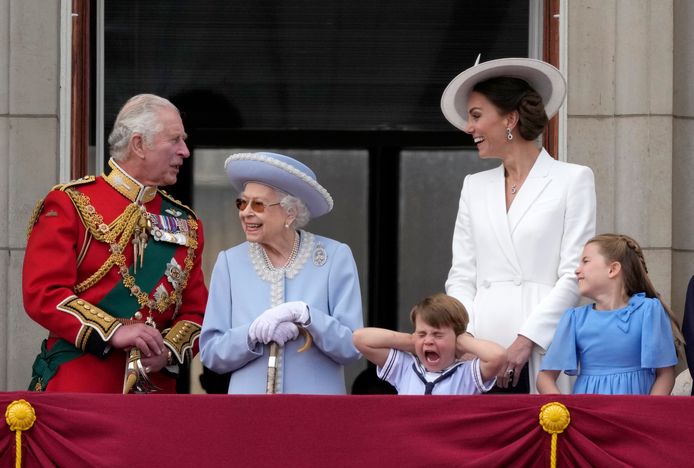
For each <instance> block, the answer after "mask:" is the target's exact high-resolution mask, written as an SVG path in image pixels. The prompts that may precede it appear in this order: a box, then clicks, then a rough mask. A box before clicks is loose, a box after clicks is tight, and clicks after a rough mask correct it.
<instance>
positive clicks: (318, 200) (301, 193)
mask: <svg viewBox="0 0 694 468" xmlns="http://www.w3.org/2000/svg"><path fill="white" fill-rule="evenodd" d="M224 169H225V170H226V173H227V177H229V182H231V185H232V187H234V189H236V190H237V191H239V192H241V191H243V188H244V186H245V185H246V184H247V183H248V182H258V183H260V184H263V185H268V186H270V187H273V188H276V189H279V190H281V191H282V192H285V193H288V194H289V195H292V196H294V197H296V198H299V199H300V200H301V201H303V202H304V203H305V204H306V207H307V208H308V210H309V211H310V212H311V218H317V217H319V216H322V215H324V214H326V213H329V212H330V210H332V209H333V198H332V197H331V196H330V193H328V191H327V190H326V189H325V188H323V186H322V185H321V184H319V183H318V180H317V179H316V174H315V173H314V172H313V171H312V170H311V169H309V167H308V166H306V165H305V164H303V163H301V162H299V161H297V160H296V159H294V158H290V157H289V156H285V155H283V154H278V153H265V152H261V153H236V154H232V155H231V156H229V157H228V158H227V159H226V161H224Z"/></svg>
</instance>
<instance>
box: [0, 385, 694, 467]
mask: <svg viewBox="0 0 694 468" xmlns="http://www.w3.org/2000/svg"><path fill="white" fill-rule="evenodd" d="M18 399H24V400H26V401H28V402H29V403H31V405H32V406H33V407H34V409H35V411H36V423H35V424H34V427H32V428H31V429H29V430H28V431H26V432H24V433H23V435H22V447H23V450H22V462H23V463H22V466H25V467H38V466H41V467H45V466H53V465H57V466H68V467H79V466H113V467H117V466H128V467H137V466H167V467H169V466H171V467H178V466H190V467H204V466H261V467H262V466H272V467H277V466H301V467H340V466H349V467H353V466H357V467H361V468H366V467H371V466H381V467H387V466H398V467H409V466H411V467H423V466H427V467H431V466H480V467H482V466H484V467H490V466H539V467H548V466H549V463H550V461H549V456H550V435H549V434H547V433H546V432H544V431H543V429H542V428H541V427H540V425H539V424H538V416H539V412H540V408H541V407H542V405H543V404H545V403H548V402H551V401H559V402H561V403H563V404H564V405H566V407H567V408H568V410H569V411H570V413H571V423H570V425H569V427H568V429H567V430H566V431H565V432H564V433H562V434H560V435H559V439H558V440H559V442H558V450H557V462H558V466H559V467H562V466H610V467H619V466H644V467H645V466H658V467H666V466H672V467H683V466H692V465H693V464H694V399H692V398H690V397H648V396H592V395H575V396H573V395H572V396H555V397H552V396H539V395H530V396H528V395H526V396H503V395H500V396H450V397H443V396H434V397H426V396H395V395H393V396H380V395H379V396H342V397H338V396H298V395H274V396H226V395H125V396H123V395H91V394H69V393H63V394H48V393H43V394H39V393H30V392H17V393H0V410H1V411H2V412H1V413H0V414H2V415H3V417H4V414H5V409H6V408H7V405H8V404H9V403H10V402H12V401H13V400H18ZM3 419H4V418H3ZM14 454H15V437H14V433H11V432H10V430H9V427H8V426H7V424H5V422H4V420H3V421H0V460H1V461H0V466H2V467H13V466H14V461H15V458H14Z"/></svg>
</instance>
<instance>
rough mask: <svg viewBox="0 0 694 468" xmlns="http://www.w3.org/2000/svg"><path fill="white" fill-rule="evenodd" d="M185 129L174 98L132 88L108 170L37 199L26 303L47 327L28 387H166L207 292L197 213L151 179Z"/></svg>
mask: <svg viewBox="0 0 694 468" xmlns="http://www.w3.org/2000/svg"><path fill="white" fill-rule="evenodd" d="M185 138H186V133H185V130H184V128H183V123H182V121H181V117H180V115H179V112H178V109H177V108H176V107H175V106H174V105H173V104H172V103H171V102H169V101H168V100H166V99H164V98H161V97H159V96H155V95H152V94H141V95H137V96H134V97H133V98H131V99H130V100H129V101H128V102H127V103H126V104H125V105H124V106H123V108H122V109H121V111H120V112H119V114H118V117H117V118H116V122H115V124H114V127H113V131H112V133H111V135H110V137H109V145H110V148H111V159H110V161H109V166H110V168H111V170H110V172H109V173H108V175H102V176H99V177H93V176H87V177H83V178H81V179H79V180H75V181H72V182H69V183H67V184H61V185H57V186H56V187H54V188H53V190H51V191H50V192H49V193H48V195H47V196H46V197H45V198H44V199H43V200H42V201H41V202H40V203H39V204H38V205H37V209H36V210H35V212H34V216H33V217H32V222H31V223H30V228H29V239H28V244H27V250H26V257H25V259H24V272H23V292H24V306H25V309H26V311H27V313H28V314H29V316H30V317H31V318H32V319H34V320H35V321H36V322H38V323H39V324H40V325H42V326H43V327H45V328H46V329H48V332H49V334H48V338H47V339H46V340H45V341H44V342H43V344H42V347H41V352H40V354H39V355H38V357H37V358H36V361H35V362H34V366H33V375H32V382H31V385H30V389H32V390H39V391H42V390H46V391H74V392H109V393H116V392H118V393H119V392H124V393H128V392H131V391H132V392H150V391H156V390H158V391H162V392H174V391H175V372H176V371H177V368H178V364H182V363H183V362H184V360H185V359H186V358H187V357H190V356H192V354H193V353H194V352H196V351H197V338H198V336H199V334H200V325H201V324H202V318H203V313H204V310H205V304H206V302H207V288H206V287H205V283H204V279H203V273H202V270H201V266H200V265H201V259H202V248H203V232H202V224H201V223H200V221H199V220H198V219H197V218H196V216H195V214H194V213H193V211H192V210H191V209H190V208H188V207H187V206H185V205H183V204H182V203H180V202H179V201H177V200H175V199H173V198H171V197H170V196H169V195H167V194H166V193H165V192H163V191H161V190H159V187H161V186H165V185H171V184H174V183H175V182H176V179H177V176H178V171H179V169H180V167H181V165H182V164H183V162H184V160H185V159H186V158H188V157H189V156H190V152H189V151H188V147H187V146H186V143H185Z"/></svg>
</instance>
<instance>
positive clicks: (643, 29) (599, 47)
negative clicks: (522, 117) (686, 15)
mask: <svg viewBox="0 0 694 468" xmlns="http://www.w3.org/2000/svg"><path fill="white" fill-rule="evenodd" d="M567 4H568V12H567V14H568V76H567V80H568V84H569V91H568V96H569V100H568V106H569V107H568V129H567V130H568V131H567V138H568V143H567V150H568V151H567V156H568V160H569V161H571V162H576V163H579V164H586V165H588V166H590V167H592V168H593V171H594V172H595V175H596V185H597V194H598V212H597V218H598V223H597V231H598V233H603V232H619V233H623V234H628V235H630V236H632V237H634V238H635V239H636V240H637V241H638V242H639V243H640V244H641V246H642V247H643V249H644V253H645V256H646V262H647V264H648V267H649V271H650V276H651V279H652V280H653V283H654V284H655V287H656V288H657V289H658V290H659V291H660V292H661V294H662V295H663V297H664V299H665V300H666V301H669V300H670V295H671V280H672V276H671V275H672V247H673V246H672V190H671V187H672V170H673V152H672V133H673V115H672V114H673V112H672V81H673V80H672V70H673V2H672V0H651V1H649V0H584V1H578V2H574V1H571V2H567Z"/></svg>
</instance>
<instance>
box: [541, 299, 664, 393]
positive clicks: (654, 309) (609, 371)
mask: <svg viewBox="0 0 694 468" xmlns="http://www.w3.org/2000/svg"><path fill="white" fill-rule="evenodd" d="M675 364H677V355H676V353H675V345H674V340H673V336H672V329H671V326H670V318H669V317H668V315H667V313H666V312H665V310H664V309H663V306H662V304H661V303H660V301H659V300H658V299H653V298H648V297H646V296H645V294H644V293H638V294H634V295H633V296H632V297H631V298H630V299H629V303H628V304H627V306H626V307H624V308H621V309H617V310H607V311H605V310H595V309H594V308H593V304H589V305H586V306H583V307H576V308H573V309H569V310H567V311H566V312H565V313H564V315H563V316H562V318H561V321H560V322H559V325H558V326H557V330H556V332H555V334H554V340H553V341H552V344H551V345H550V347H549V349H548V350H547V354H546V355H545V357H544V359H543V360H542V367H541V370H560V371H564V372H565V373H566V374H568V375H577V374H578V377H577V378H576V384H575V385H574V389H573V393H593V394H603V395H618V394H622V395H624V394H632V395H639V394H640V395H647V394H649V393H650V391H651V387H652V386H653V382H654V381H655V369H657V368H661V367H670V366H674V365H675Z"/></svg>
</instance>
